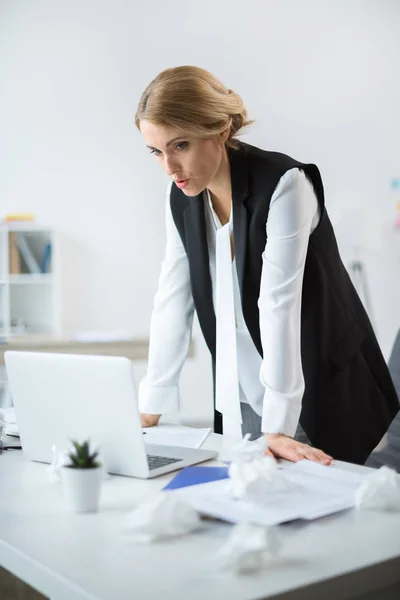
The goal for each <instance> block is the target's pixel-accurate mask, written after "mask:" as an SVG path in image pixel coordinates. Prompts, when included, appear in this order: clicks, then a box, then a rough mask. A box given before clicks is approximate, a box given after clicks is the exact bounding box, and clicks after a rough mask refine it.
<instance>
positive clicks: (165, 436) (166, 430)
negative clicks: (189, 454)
mask: <svg viewBox="0 0 400 600" xmlns="http://www.w3.org/2000/svg"><path fill="white" fill-rule="evenodd" d="M143 431H144V433H145V434H146V435H145V442H146V444H159V445H160V446H181V447H183V448H200V447H201V445H202V444H203V443H204V441H205V439H206V438H207V436H208V434H209V433H210V431H211V428H204V429H196V428H195V427H186V425H168V424H164V423H160V425H157V426H156V427H144V428H143Z"/></svg>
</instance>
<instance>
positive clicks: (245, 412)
mask: <svg viewBox="0 0 400 600" xmlns="http://www.w3.org/2000/svg"><path fill="white" fill-rule="evenodd" d="M240 408H241V410H242V421H243V424H242V434H243V436H245V435H246V433H249V434H250V439H251V440H256V439H257V438H259V437H261V435H262V433H261V417H260V416H259V415H258V414H257V413H256V412H255V411H254V410H253V409H252V407H251V406H250V404H246V403H245V402H241V403H240ZM294 439H295V440H297V441H298V442H303V444H310V445H311V442H310V440H309V439H308V437H307V435H306V434H305V432H304V429H303V428H302V426H301V425H300V423H299V424H298V426H297V430H296V434H295V436H294Z"/></svg>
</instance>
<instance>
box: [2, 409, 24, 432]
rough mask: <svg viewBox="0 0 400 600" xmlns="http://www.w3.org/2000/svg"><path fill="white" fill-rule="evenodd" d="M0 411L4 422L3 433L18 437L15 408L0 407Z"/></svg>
mask: <svg viewBox="0 0 400 600" xmlns="http://www.w3.org/2000/svg"><path fill="white" fill-rule="evenodd" d="M0 412H1V413H2V415H3V419H4V422H5V427H4V433H5V435H13V436H16V437H19V431H18V426H17V421H16V418H15V409H14V408H13V407H11V408H2V409H1V410H0Z"/></svg>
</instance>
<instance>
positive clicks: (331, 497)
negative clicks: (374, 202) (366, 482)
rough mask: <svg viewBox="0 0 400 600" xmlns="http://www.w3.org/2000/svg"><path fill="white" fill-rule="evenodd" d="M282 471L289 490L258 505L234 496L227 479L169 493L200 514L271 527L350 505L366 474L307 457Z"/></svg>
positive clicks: (317, 516)
mask: <svg viewBox="0 0 400 600" xmlns="http://www.w3.org/2000/svg"><path fill="white" fill-rule="evenodd" d="M283 472H284V474H285V477H286V478H287V480H288V482H290V483H291V484H292V489H291V491H290V492H272V491H271V493H270V494H267V495H266V496H265V501H264V502H263V503H262V504H260V503H257V504H254V503H251V502H247V501H243V500H237V499H235V498H234V497H233V496H232V493H231V490H230V485H229V482H228V481H227V480H222V481H213V482H211V483H204V484H202V485H195V486H191V487H186V488H183V489H179V490H176V491H174V492H173V493H174V494H179V495H180V496H181V497H182V499H184V500H186V501H187V502H189V504H191V506H193V507H194V508H195V509H196V510H198V511H199V512H200V513H203V514H206V515H209V516H212V517H216V518H218V519H222V520H224V521H229V522H230V523H240V522H250V523H258V524H260V525H267V526H271V525H278V524H279V523H285V522H287V521H293V520H295V519H317V518H319V517H322V516H325V515H328V514H331V513H334V512H338V511H340V510H344V509H346V508H351V507H353V506H354V504H355V492H356V490H357V488H358V486H359V485H360V483H361V482H362V481H363V479H364V478H365V477H366V475H359V474H355V473H351V472H348V471H343V470H340V469H338V468H335V467H324V466H322V465H319V464H317V463H313V462H310V461H307V460H302V461H300V462H298V463H291V464H289V465H284V467H283Z"/></svg>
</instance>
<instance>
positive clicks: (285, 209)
mask: <svg viewBox="0 0 400 600" xmlns="http://www.w3.org/2000/svg"><path fill="white" fill-rule="evenodd" d="M318 218H319V210H318V201H317V198H316V196H315V193H314V190H313V187H312V185H311V184H310V183H309V181H308V180H307V178H306V176H305V175H304V173H303V172H302V171H299V170H298V169H292V170H290V171H288V172H287V173H285V175H284V176H283V177H282V178H281V180H280V182H279V184H278V186H277V188H276V190H275V192H274V195H273V197H272V199H271V205H270V209H269V215H268V222H267V238H268V240H267V244H266V247H265V251H264V253H263V257H262V258H263V268H262V276H261V287H260V297H259V302H258V305H259V309H260V331H261V342H262V346H263V351H264V352H263V353H264V358H263V361H262V363H261V369H260V379H261V383H262V384H263V385H264V387H265V393H264V400H263V411H262V424H261V429H262V431H263V432H264V433H284V434H286V435H289V436H294V434H295V432H296V428H297V424H298V421H299V417H300V412H301V402H302V397H303V393H304V377H303V371H302V364H301V348H300V333H301V332H300V329H301V297H302V285H303V274H304V267H305V260H306V255H307V248H308V241H309V237H310V233H311V232H312V231H313V229H314V228H315V226H316V225H317V223H318Z"/></svg>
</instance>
